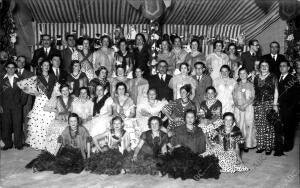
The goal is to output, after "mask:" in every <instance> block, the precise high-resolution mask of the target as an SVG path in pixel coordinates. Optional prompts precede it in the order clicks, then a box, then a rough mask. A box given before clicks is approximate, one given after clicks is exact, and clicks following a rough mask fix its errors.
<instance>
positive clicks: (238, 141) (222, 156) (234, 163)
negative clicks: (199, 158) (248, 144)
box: [203, 112, 249, 173]
mask: <svg viewBox="0 0 300 188" xmlns="http://www.w3.org/2000/svg"><path fill="white" fill-rule="evenodd" d="M223 121H224V124H223V125H221V126H220V127H218V128H217V129H215V131H214V135H215V136H214V141H215V143H216V144H214V145H213V148H212V149H210V150H208V151H207V152H205V153H204V154H203V156H206V155H211V154H214V155H215V156H217V157H218V158H219V165H220V167H221V168H222V170H221V172H230V173H234V172H244V171H248V170H249V169H248V168H247V167H246V166H245V165H244V164H243V161H242V159H241V157H240V145H242V144H244V138H243V136H242V132H241V130H240V129H239V128H238V127H237V126H236V123H235V117H234V115H233V113H231V112H226V113H225V114H224V115H223Z"/></svg>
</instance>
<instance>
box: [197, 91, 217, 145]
mask: <svg viewBox="0 0 300 188" xmlns="http://www.w3.org/2000/svg"><path fill="white" fill-rule="evenodd" d="M216 97H217V91H216V89H215V88H214V87H212V86H210V87H208V88H206V100H204V101H203V102H201V104H200V108H199V109H198V116H199V118H200V124H199V125H198V126H199V127H201V128H202V130H203V132H204V133H205V134H207V136H208V137H210V134H211V132H212V131H213V130H214V129H216V128H218V127H219V126H220V125H221V124H222V103H221V102H220V101H219V100H218V99H216ZM207 144H209V142H208V143H207Z"/></svg>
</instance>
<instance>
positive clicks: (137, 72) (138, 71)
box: [135, 68, 143, 78]
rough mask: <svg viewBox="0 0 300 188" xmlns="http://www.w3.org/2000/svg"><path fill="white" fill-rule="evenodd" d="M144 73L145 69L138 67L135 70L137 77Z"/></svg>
mask: <svg viewBox="0 0 300 188" xmlns="http://www.w3.org/2000/svg"><path fill="white" fill-rule="evenodd" d="M142 75H143V71H142V70H141V69H139V68H137V69H136V70H135V76H136V77H137V78H141V77H142Z"/></svg>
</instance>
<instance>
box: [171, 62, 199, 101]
mask: <svg viewBox="0 0 300 188" xmlns="http://www.w3.org/2000/svg"><path fill="white" fill-rule="evenodd" d="M179 70H180V74H178V75H176V76H174V77H172V78H171V80H170V82H169V87H170V88H171V89H172V90H173V96H174V100H176V99H179V98H180V88H181V87H182V86H183V85H185V84H190V85H191V86H192V90H191V93H190V96H189V97H190V99H191V100H193V98H194V96H195V90H196V81H195V80H194V79H193V78H192V77H191V76H189V72H190V69H189V65H188V64H187V63H182V64H180V67H179Z"/></svg>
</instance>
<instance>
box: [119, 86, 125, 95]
mask: <svg viewBox="0 0 300 188" xmlns="http://www.w3.org/2000/svg"><path fill="white" fill-rule="evenodd" d="M117 93H118V95H125V87H124V86H122V85H120V86H119V87H118V88H117Z"/></svg>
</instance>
